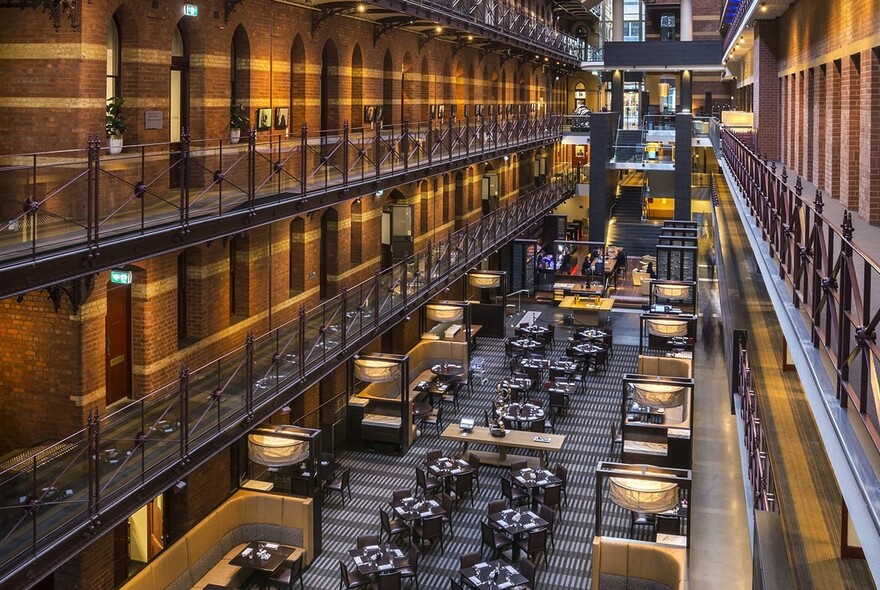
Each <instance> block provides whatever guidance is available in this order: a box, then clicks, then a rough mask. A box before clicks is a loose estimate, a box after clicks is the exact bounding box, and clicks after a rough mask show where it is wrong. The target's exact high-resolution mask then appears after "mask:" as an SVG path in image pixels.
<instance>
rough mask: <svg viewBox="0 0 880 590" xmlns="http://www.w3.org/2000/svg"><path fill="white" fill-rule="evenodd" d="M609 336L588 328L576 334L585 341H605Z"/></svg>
mask: <svg viewBox="0 0 880 590" xmlns="http://www.w3.org/2000/svg"><path fill="white" fill-rule="evenodd" d="M608 336H609V334H608V333H607V332H603V331H602V330H597V329H595V328H587V329H584V330H578V331H577V332H575V337H576V338H581V339H583V340H593V341H595V340H604V339H605V338H607V337H608Z"/></svg>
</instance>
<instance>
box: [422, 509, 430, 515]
mask: <svg viewBox="0 0 880 590" xmlns="http://www.w3.org/2000/svg"><path fill="white" fill-rule="evenodd" d="M419 515H420V516H431V511H430V510H428V511H427V512H421V513H419Z"/></svg>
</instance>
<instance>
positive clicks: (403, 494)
mask: <svg viewBox="0 0 880 590" xmlns="http://www.w3.org/2000/svg"><path fill="white" fill-rule="evenodd" d="M410 496H412V490H411V489H409V488H405V489H403V488H402V489H399V490H394V491H393V492H391V501H392V502H399V501H401V500H403V499H404V498H409V497H410Z"/></svg>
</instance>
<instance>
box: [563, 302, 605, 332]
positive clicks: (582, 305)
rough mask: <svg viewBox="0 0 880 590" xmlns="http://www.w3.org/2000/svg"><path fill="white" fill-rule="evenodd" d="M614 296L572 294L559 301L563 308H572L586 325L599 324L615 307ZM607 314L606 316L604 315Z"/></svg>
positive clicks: (579, 319) (579, 320) (581, 322)
mask: <svg viewBox="0 0 880 590" xmlns="http://www.w3.org/2000/svg"><path fill="white" fill-rule="evenodd" d="M614 301H615V300H614V297H580V296H578V295H570V296H568V297H563V298H562V301H560V302H559V307H560V308H561V309H570V310H572V313H573V314H574V317H575V319H576V320H577V321H578V322H579V323H580V324H582V325H584V326H598V325H599V324H600V323H601V320H603V319H605V318H606V317H607V315H608V314H609V313H610V312H611V310H612V309H613V308H614ZM602 314H605V317H603V316H602Z"/></svg>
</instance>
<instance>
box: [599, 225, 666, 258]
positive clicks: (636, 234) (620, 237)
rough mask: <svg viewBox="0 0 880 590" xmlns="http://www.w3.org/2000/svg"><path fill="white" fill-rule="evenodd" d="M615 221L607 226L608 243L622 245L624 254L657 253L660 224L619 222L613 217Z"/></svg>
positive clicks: (638, 255) (630, 255) (642, 254)
mask: <svg viewBox="0 0 880 590" xmlns="http://www.w3.org/2000/svg"><path fill="white" fill-rule="evenodd" d="M614 219H615V222H614V223H612V224H610V225H609V226H608V243H609V244H612V245H614V246H623V247H624V248H625V249H626V255H627V256H628V257H632V256H637V257H640V256H644V255H645V254H656V253H657V242H658V241H660V230H661V229H663V226H662V225H661V224H657V225H654V224H653V223H631V222H621V221H619V220H617V218H616V217H615V218H614Z"/></svg>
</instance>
